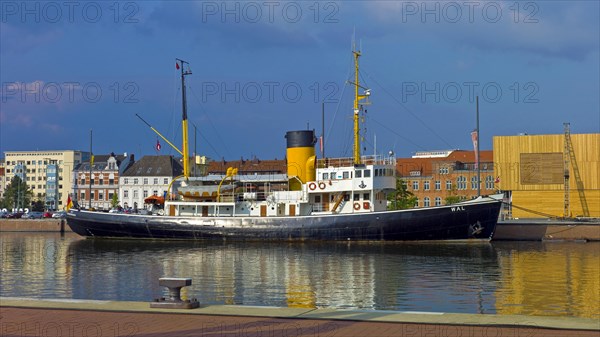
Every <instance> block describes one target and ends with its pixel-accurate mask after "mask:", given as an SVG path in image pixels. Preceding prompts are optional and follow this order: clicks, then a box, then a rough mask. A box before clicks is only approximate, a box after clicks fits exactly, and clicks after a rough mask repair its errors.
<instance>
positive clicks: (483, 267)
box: [0, 233, 600, 318]
mask: <svg viewBox="0 0 600 337" xmlns="http://www.w3.org/2000/svg"><path fill="white" fill-rule="evenodd" d="M0 244H1V246H0V249H1V250H0V253H1V254H2V255H1V260H0V261H1V263H2V265H1V273H0V285H1V288H0V295H1V296H25V297H60V298H87V299H111V300H133V301H150V300H152V299H153V298H156V297H159V296H163V295H166V290H165V289H163V288H161V287H159V286H158V278H160V277H163V276H175V277H191V278H193V285H192V286H191V287H186V288H184V289H183V292H182V295H183V296H184V297H185V296H188V297H196V298H198V300H199V301H200V303H203V304H246V305H274V306H290V307H306V308H313V307H337V308H365V309H377V310H406V311H438V312H463V313H499V314H535V315H563V316H580V317H592V318H598V317H600V314H599V306H600V305H599V304H598V299H599V298H600V295H599V293H598V289H600V284H599V282H600V280H599V279H600V276H599V269H600V266H599V265H598V261H599V257H598V254H599V251H598V250H599V249H598V248H600V245H598V244H596V243H593V244H592V243H587V244H582V243H561V244H558V243H554V244H545V243H534V244H523V243H494V244H441V243H428V244H418V243H397V244H358V243H331V242H328V243H311V244H309V243H241V242H236V243H230V242H215V241H209V242H184V241H128V240H85V239H80V238H79V237H76V236H65V237H62V238H61V237H60V236H58V235H41V234H6V233H2V234H1V235H0Z"/></svg>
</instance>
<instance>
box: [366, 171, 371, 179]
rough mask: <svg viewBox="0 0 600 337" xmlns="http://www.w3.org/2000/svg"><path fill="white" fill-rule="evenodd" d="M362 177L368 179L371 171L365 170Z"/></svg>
mask: <svg viewBox="0 0 600 337" xmlns="http://www.w3.org/2000/svg"><path fill="white" fill-rule="evenodd" d="M364 176H365V178H370V177H371V170H365V174H364Z"/></svg>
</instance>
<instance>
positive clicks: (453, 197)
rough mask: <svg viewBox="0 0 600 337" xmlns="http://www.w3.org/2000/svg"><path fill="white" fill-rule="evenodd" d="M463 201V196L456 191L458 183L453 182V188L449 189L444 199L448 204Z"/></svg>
mask: <svg viewBox="0 0 600 337" xmlns="http://www.w3.org/2000/svg"><path fill="white" fill-rule="evenodd" d="M460 201H461V197H460V196H459V195H458V193H457V192H456V185H454V184H452V188H451V189H450V191H448V196H447V197H446V198H445V199H444V202H445V203H446V205H452V204H456V203H457V202H460Z"/></svg>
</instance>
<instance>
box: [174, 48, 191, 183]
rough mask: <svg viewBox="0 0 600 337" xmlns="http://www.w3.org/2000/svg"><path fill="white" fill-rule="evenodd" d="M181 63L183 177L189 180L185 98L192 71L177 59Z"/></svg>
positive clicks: (179, 65) (182, 61)
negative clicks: (186, 77) (186, 81)
mask: <svg viewBox="0 0 600 337" xmlns="http://www.w3.org/2000/svg"><path fill="white" fill-rule="evenodd" d="M176 60H177V62H179V64H178V67H179V68H180V69H181V105H182V117H181V129H182V137H183V149H182V152H183V176H184V177H185V178H186V179H187V178H189V177H190V154H189V153H190V152H189V144H188V120H187V101H186V97H185V76H186V75H190V74H191V73H192V71H191V70H190V69H189V66H190V64H189V63H188V62H186V61H184V60H181V59H176ZM184 64H187V65H188V70H184V67H183V65H184Z"/></svg>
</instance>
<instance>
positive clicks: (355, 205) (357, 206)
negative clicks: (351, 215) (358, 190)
mask: <svg viewBox="0 0 600 337" xmlns="http://www.w3.org/2000/svg"><path fill="white" fill-rule="evenodd" d="M359 209H360V204H359V203H358V202H355V203H354V210H355V211H358V210H359Z"/></svg>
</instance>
